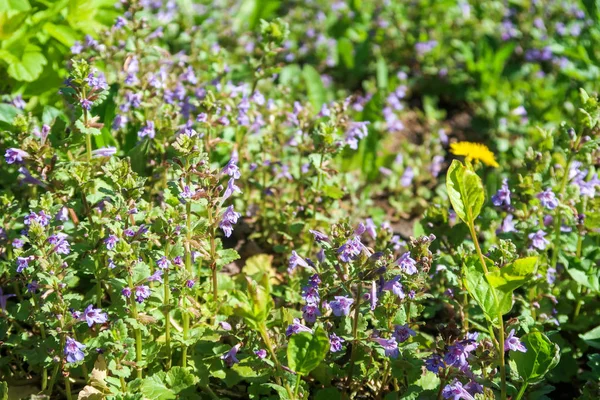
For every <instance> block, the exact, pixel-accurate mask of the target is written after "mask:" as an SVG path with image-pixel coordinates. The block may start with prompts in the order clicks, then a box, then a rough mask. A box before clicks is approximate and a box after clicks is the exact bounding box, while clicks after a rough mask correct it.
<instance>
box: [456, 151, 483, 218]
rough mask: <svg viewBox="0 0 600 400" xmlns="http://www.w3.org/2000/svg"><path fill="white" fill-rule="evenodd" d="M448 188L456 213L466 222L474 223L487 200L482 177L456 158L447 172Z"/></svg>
mask: <svg viewBox="0 0 600 400" xmlns="http://www.w3.org/2000/svg"><path fill="white" fill-rule="evenodd" d="M446 189H447V191H448V198H449V199H450V203H452V208H454V211H455V212H456V215H457V216H458V217H459V218H460V219H461V220H462V221H463V222H464V223H466V224H471V223H473V222H474V221H475V218H477V216H478V215H479V213H480V212H481V207H482V206H483V203H484V201H485V194H484V190H483V184H482V183H481V178H479V176H478V175H477V174H476V173H475V171H473V170H472V169H471V168H470V167H467V166H464V165H463V164H462V163H461V162H460V161H458V160H454V161H452V165H450V168H449V169H448V173H447V174H446Z"/></svg>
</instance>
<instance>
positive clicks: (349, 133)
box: [346, 121, 370, 150]
mask: <svg viewBox="0 0 600 400" xmlns="http://www.w3.org/2000/svg"><path fill="white" fill-rule="evenodd" d="M369 123H370V122H368V121H364V122H352V123H350V126H349V128H348V129H347V130H346V144H347V145H348V147H350V148H351V149H352V150H356V149H358V140H359V139H364V138H365V137H367V135H368V134H369V130H368V128H367V125H369Z"/></svg>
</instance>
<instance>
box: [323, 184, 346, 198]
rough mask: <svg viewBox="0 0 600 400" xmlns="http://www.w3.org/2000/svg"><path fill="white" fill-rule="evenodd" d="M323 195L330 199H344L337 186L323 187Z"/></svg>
mask: <svg viewBox="0 0 600 400" xmlns="http://www.w3.org/2000/svg"><path fill="white" fill-rule="evenodd" d="M323 194H324V195H325V196H327V197H329V198H331V199H335V200H338V199H341V198H342V197H344V192H343V191H342V189H340V188H339V187H337V186H333V185H325V186H323Z"/></svg>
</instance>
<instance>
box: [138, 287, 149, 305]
mask: <svg viewBox="0 0 600 400" xmlns="http://www.w3.org/2000/svg"><path fill="white" fill-rule="evenodd" d="M150 293H151V292H150V288H149V287H148V286H146V285H139V286H136V287H135V301H137V302H138V303H143V302H144V300H146V299H147V298H148V297H150Z"/></svg>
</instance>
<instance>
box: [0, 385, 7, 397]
mask: <svg viewBox="0 0 600 400" xmlns="http://www.w3.org/2000/svg"><path fill="white" fill-rule="evenodd" d="M0 400H8V383H6V382H4V381H2V382H0Z"/></svg>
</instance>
